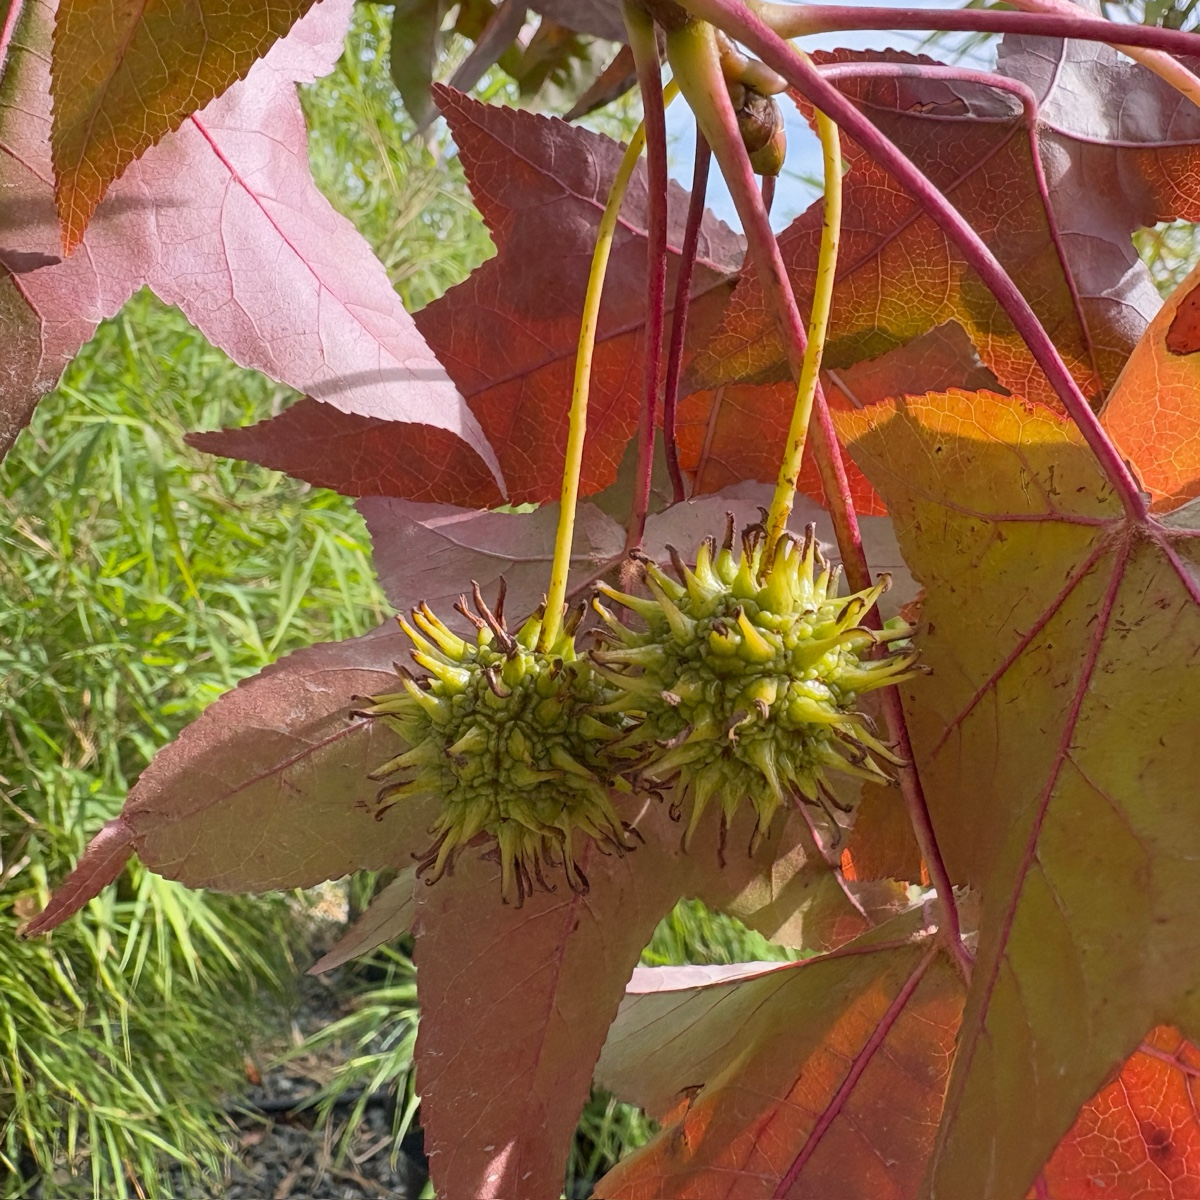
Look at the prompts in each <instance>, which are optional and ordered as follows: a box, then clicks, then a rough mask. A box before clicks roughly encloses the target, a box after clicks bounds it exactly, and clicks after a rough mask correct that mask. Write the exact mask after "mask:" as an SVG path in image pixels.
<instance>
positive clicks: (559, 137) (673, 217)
mask: <svg viewBox="0 0 1200 1200" xmlns="http://www.w3.org/2000/svg"><path fill="white" fill-rule="evenodd" d="M434 95H435V98H436V99H437V101H438V103H439V105H440V106H441V108H442V111H443V113H444V114H445V116H446V119H447V121H448V123H449V125H450V130H451V132H452V133H453V135H454V138H455V142H456V143H457V145H458V149H459V154H460V156H461V158H462V162H463V166H464V168H465V170H466V174H467V179H468V182H469V183H470V186H471V192H472V195H473V197H474V199H475V203H476V205H477V206H478V208H479V211H480V212H481V213H482V215H483V217H484V220H485V221H486V222H487V225H488V228H489V229H490V231H491V234H492V238H493V240H494V241H495V243H496V248H497V253H496V257H495V258H492V259H490V260H489V261H487V262H485V263H484V264H483V265H482V266H481V267H479V268H477V269H476V270H475V271H474V272H473V273H472V274H471V276H470V277H469V278H468V279H467V280H466V281H465V282H463V283H461V284H459V285H458V286H457V287H453V288H451V289H450V290H449V291H448V292H447V293H446V294H445V295H444V296H443V297H441V298H440V299H439V300H436V301H434V302H433V303H432V304H430V305H429V306H428V307H426V308H424V309H422V310H421V311H420V312H418V313H417V314H416V322H417V326H418V328H419V329H420V330H421V332H422V333H423V334H424V335H425V337H426V338H427V339H428V342H429V344H430V346H431V347H432V348H433V350H434V352H435V353H436V354H437V357H438V359H439V360H440V362H441V363H442V365H443V366H444V367H445V369H446V371H447V372H448V373H449V375H450V377H451V378H452V379H453V380H454V382H455V383H456V384H457V385H458V387H459V389H460V391H461V392H462V394H463V395H464V396H466V398H467V402H468V404H469V406H470V409H471V411H472V412H473V413H474V415H475V417H476V418H477V419H478V422H479V424H480V426H481V427H482V428H483V430H484V432H485V434H486V436H487V438H488V441H489V443H490V444H491V445H492V446H493V447H494V449H495V452H496V454H497V455H498V458H499V462H500V467H501V470H502V472H503V475H504V479H505V481H506V483H507V485H508V486H507V491H506V492H505V493H504V494H503V495H501V494H499V493H498V491H497V489H496V488H495V486H494V484H493V482H492V481H491V479H490V478H489V476H488V475H487V473H486V472H485V471H484V470H481V467H482V464H481V463H479V462H478V461H477V460H473V459H472V458H471V457H470V452H469V451H467V450H466V448H465V447H462V446H460V445H457V444H456V443H454V442H453V441H451V440H447V439H446V438H444V437H440V436H439V440H438V441H437V442H436V443H435V444H434V445H433V446H432V447H430V448H429V450H428V452H429V453H432V454H434V455H435V456H436V462H437V467H438V469H437V470H434V469H433V467H432V465H429V466H426V465H425V464H423V463H422V462H421V460H420V450H421V447H414V446H413V445H412V444H411V440H410V439H411V434H409V433H408V432H407V431H405V430H397V429H394V428H393V427H391V426H389V425H388V424H387V423H386V422H377V421H370V422H367V421H362V420H347V419H345V418H344V417H342V416H340V415H338V414H328V413H319V412H318V411H317V410H315V409H314V407H313V406H312V405H311V403H309V402H307V401H301V402H300V403H299V404H298V405H296V406H295V408H294V409H292V410H289V411H287V412H285V413H283V414H282V415H281V416H279V417H275V418H273V419H271V420H268V421H264V422H261V423H260V424H258V425H254V426H251V427H250V428H248V429H239V430H222V431H219V432H216V433H206V434H201V435H195V436H194V437H193V439H192V441H193V444H195V445H197V446H199V447H200V448H202V449H205V450H209V451H212V452H214V453H219V454H231V455H234V456H236V457H239V458H246V459H250V460H251V461H254V462H259V463H263V464H264V465H267V466H271V467H275V468H278V469H281V470H286V471H288V472H289V473H291V474H293V475H297V476H298V477H299V478H301V479H305V480H307V481H309V482H310V483H316V484H319V485H321V486H324V487H332V488H335V489H336V490H338V491H340V492H343V493H345V494H347V495H352V496H364V495H389V496H396V497H401V498H404V499H411V500H420V501H427V502H433V503H444V504H455V505H459V506H467V505H485V504H497V503H500V501H501V500H504V501H506V502H508V503H511V504H525V503H535V504H541V503H545V502H548V501H551V500H555V499H557V498H558V495H559V493H560V490H561V485H562V478H561V477H562V461H563V453H564V451H565V448H566V438H567V413H568V408H569V405H570V398H571V387H572V380H573V376H574V370H575V357H576V350H577V346H578V340H579V326H580V320H581V316H582V312H583V295H584V291H585V288H586V285H587V278H588V273H589V270H590V266H591V258H592V251H593V248H594V243H595V236H596V229H597V226H598V225H599V221H600V215H601V213H602V212H603V210H604V205H605V201H606V200H607V197H608V191H609V188H610V186H611V184H612V180H613V177H614V176H615V174H616V171H617V167H618V165H619V163H620V161H621V157H622V154H623V148H622V147H621V146H620V145H619V144H618V143H616V142H614V141H613V140H612V139H610V138H607V137H604V136H602V135H600V134H596V133H591V132H589V131H588V130H585V129H581V128H578V127H576V126H573V125H568V124H566V123H565V122H564V121H561V120H558V119H557V118H549V117H543V116H538V115H535V114H533V113H530V112H526V111H524V110H520V109H512V108H505V107H499V106H494V105H485V104H480V103H479V102H477V101H475V100H472V99H470V98H469V97H467V96H465V95H463V94H462V93H461V92H457V91H454V90H453V89H451V88H447V87H444V86H442V85H437V86H435V88H434ZM686 211H687V193H686V192H684V191H683V189H681V188H680V187H679V186H678V185H677V184H675V183H674V182H672V183H671V185H670V195H669V205H668V215H669V223H668V257H669V270H670V275H669V285H668V295H673V294H674V292H673V286H674V285H673V278H674V272H675V270H676V267H677V263H678V258H679V254H678V247H679V244H680V242H681V240H682V235H683V225H684V220H685V217H686ZM645 247H646V173H645V166H644V164H642V163H639V164H638V167H637V168H636V170H635V171H634V174H633V178H632V180H631V181H630V184H629V189H628V192H627V193H626V199H625V203H624V206H623V207H622V210H621V218H620V221H619V222H618V225H617V232H616V237H615V240H614V243H613V249H612V255H611V258H610V261H609V266H608V274H607V276H606V280H605V288H604V300H603V303H602V305H601V311H600V327H599V332H598V335H597V344H596V354H595V359H594V366H593V372H592V384H591V397H590V401H589V407H588V433H587V440H586V443H585V450H584V463H583V474H582V477H581V484H580V486H581V492H582V494H583V495H589V494H592V493H595V492H598V491H600V490H602V489H603V488H605V487H607V486H608V485H610V484H611V483H612V482H613V480H614V479H615V478H616V474H617V468H618V466H619V465H620V462H621V459H622V457H623V455H624V453H625V449H626V446H627V445H628V443H629V440H630V438H631V437H632V436H633V433H634V430H635V428H636V425H637V418H638V410H639V405H640V403H641V389H642V367H641V354H642V351H641V339H642V329H643V325H644V308H645V288H646V250H645ZM741 257H742V251H741V243H740V240H739V239H738V238H737V237H736V236H735V235H734V234H733V233H732V232H731V231H730V230H729V229H728V228H727V227H726V226H725V225H723V224H722V223H721V222H720V221H718V220H717V219H716V218H715V217H713V216H712V215H711V214H708V215H706V217H705V220H704V224H703V227H702V231H701V237H700V249H699V259H698V262H697V266H696V270H695V273H694V275H693V279H692V292H691V294H692V306H691V309H690V310H689V311H690V314H691V316H690V321H691V325H692V327H693V328H694V329H696V330H701V331H702V330H703V329H704V328H706V327H708V326H710V325H711V324H712V323H713V322H714V321H715V320H716V319H717V317H718V316H719V313H720V309H721V307H722V305H723V304H724V302H725V299H726V297H727V295H728V292H729V289H730V287H731V286H732V272H733V271H735V270H736V268H737V267H738V266H739V265H740V263H741ZM435 432H436V431H435ZM422 436H423V437H427V435H425V434H422ZM398 456H399V457H400V460H401V461H400V462H399V463H398V462H397V457H398ZM718 486H720V485H718Z"/></svg>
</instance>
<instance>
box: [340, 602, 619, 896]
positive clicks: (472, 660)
mask: <svg viewBox="0 0 1200 1200" xmlns="http://www.w3.org/2000/svg"><path fill="white" fill-rule="evenodd" d="M476 604H477V606H478V608H479V610H480V612H481V614H482V615H483V617H484V619H483V620H478V619H476V623H477V629H478V633H477V636H476V638H475V639H474V641H469V640H467V639H464V638H461V637H459V636H458V635H457V634H456V633H454V632H453V631H452V630H450V629H449V628H448V627H447V626H446V625H444V624H443V623H442V622H441V621H440V620H438V618H437V617H436V616H434V614H433V613H432V612H431V611H430V609H429V607H428V606H427V605H424V604H422V605H421V606H420V607H419V608H417V609H415V610H414V611H413V613H412V620H411V622H410V621H407V620H405V619H403V618H401V619H400V625H401V627H402V628H403V630H404V632H405V633H406V634H407V635H408V637H409V638H410V639H411V641H412V643H413V647H414V648H413V651H412V658H413V660H414V661H415V662H416V664H417V665H418V666H419V667H421V668H422V669H423V670H424V671H425V672H427V673H428V674H427V677H426V678H423V679H416V678H414V677H413V676H412V675H410V674H409V673H408V672H404V673H403V674H402V676H401V678H402V688H401V690H400V691H398V692H395V693H392V694H391V695H387V696H377V697H375V698H374V699H373V700H372V704H371V707H370V708H367V709H365V710H364V711H365V712H366V714H367V715H369V716H373V717H376V718H378V719H380V720H382V721H384V722H385V723H386V724H387V725H389V726H390V727H391V728H392V729H394V730H395V731H396V732H397V733H398V734H399V735H400V736H401V737H402V738H403V739H404V741H405V743H406V744H407V745H408V747H409V748H408V749H407V750H405V751H404V753H402V754H400V755H398V756H397V757H396V758H393V759H392V760H391V761H390V762H388V763H385V764H384V765H383V766H382V767H380V768H379V769H378V770H377V771H375V772H373V773H372V776H371V777H372V778H374V779H380V780H388V781H389V782H388V783H387V784H386V785H385V786H384V787H383V788H382V789H381V791H380V793H379V800H380V803H381V804H386V805H391V804H396V803H401V802H403V801H405V800H410V799H415V798H417V797H420V796H436V797H438V798H439V799H440V801H441V806H442V807H441V812H440V814H439V816H438V818H437V821H436V822H435V823H434V825H433V827H432V829H431V830H430V833H431V835H432V837H433V839H434V840H433V843H432V845H431V846H430V847H429V849H428V850H427V851H426V852H425V854H424V855H423V856H422V857H421V859H420V863H419V868H418V871H419V873H420V874H428V878H427V882H429V883H433V882H435V881H436V880H437V879H439V878H440V877H441V876H442V874H443V873H444V872H445V871H446V870H447V869H448V868H449V867H450V866H451V865H452V864H453V861H454V858H455V856H456V854H457V853H458V852H459V850H460V849H461V848H462V847H463V846H464V845H466V844H467V843H468V842H471V841H473V840H475V839H479V840H481V841H485V840H488V839H490V840H491V841H492V842H493V843H494V845H493V852H494V853H496V854H497V856H498V858H499V861H500V870H501V893H502V895H503V896H504V897H506V898H507V897H509V896H511V895H512V894H513V893H514V892H515V894H516V896H517V899H518V901H519V902H520V901H523V900H524V898H525V897H526V896H527V895H529V894H530V893H531V892H532V891H533V888H534V886H535V881H536V884H537V885H539V886H541V887H543V888H547V889H551V884H550V883H549V882H548V881H547V878H546V869H547V868H553V869H561V870H562V872H563V873H564V875H565V877H566V879H567V882H568V884H569V885H570V887H571V888H572V889H573V890H575V891H577V892H584V891H586V890H587V877H586V876H585V875H584V873H583V872H582V871H581V870H580V868H579V866H578V862H577V859H576V853H577V850H578V848H579V844H580V842H581V840H582V839H586V838H592V839H595V840H596V841H598V842H600V843H602V844H603V845H604V847H605V848H606V849H608V850H616V851H617V852H622V853H623V852H624V851H625V850H628V849H631V848H632V846H631V844H630V842H629V841H628V836H627V833H626V830H625V828H624V826H623V825H622V822H621V820H620V818H619V817H618V815H617V813H616V811H615V810H614V808H613V806H612V801H611V799H610V796H609V787H610V785H611V783H612V781H611V779H610V777H609V772H608V770H607V768H606V765H605V760H604V749H605V748H606V747H607V745H608V743H609V742H610V741H611V740H612V739H613V738H614V737H616V736H618V728H619V725H620V723H621V717H620V716H619V715H617V714H614V713H612V712H609V713H606V714H599V715H598V714H597V713H596V710H597V709H598V708H602V707H603V706H604V705H605V704H606V703H608V702H609V701H611V699H612V696H613V692H612V689H611V688H610V687H609V686H608V685H607V684H605V683H604V681H603V680H602V679H601V678H600V677H599V676H598V675H597V673H596V671H595V669H594V667H593V665H592V664H591V662H590V661H589V660H588V659H586V658H584V657H581V656H580V655H579V654H577V652H576V648H575V640H574V634H573V632H571V631H567V630H565V629H564V631H563V632H561V633H560V634H559V636H558V638H557V640H556V641H555V642H554V644H553V645H551V646H549V647H547V648H545V649H540V648H539V647H538V643H539V639H540V637H541V633H542V617H541V614H540V613H539V614H535V615H534V616H533V617H530V619H529V620H528V621H527V622H526V623H525V624H524V625H523V626H522V628H521V629H520V631H519V632H518V633H517V634H515V635H513V634H510V633H509V632H508V631H507V629H506V628H505V627H504V624H503V621H502V620H500V619H498V618H497V617H496V616H495V615H494V614H493V613H492V612H491V611H490V610H489V609H488V608H487V606H486V605H485V604H484V603H483V601H482V599H481V598H480V597H479V595H478V589H477V590H476ZM462 611H464V612H465V611H466V609H465V606H464V607H463V608H462Z"/></svg>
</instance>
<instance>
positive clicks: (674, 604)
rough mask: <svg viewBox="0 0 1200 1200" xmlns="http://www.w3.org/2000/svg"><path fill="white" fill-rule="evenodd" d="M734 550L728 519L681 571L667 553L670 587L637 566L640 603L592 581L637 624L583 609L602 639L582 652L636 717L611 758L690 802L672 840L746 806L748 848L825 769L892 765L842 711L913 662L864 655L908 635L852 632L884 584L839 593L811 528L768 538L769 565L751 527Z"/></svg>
mask: <svg viewBox="0 0 1200 1200" xmlns="http://www.w3.org/2000/svg"><path fill="white" fill-rule="evenodd" d="M733 541H734V539H733V524H732V520H731V521H730V526H729V530H728V533H727V536H726V539H725V544H724V545H723V546H722V547H721V549H719V550H718V549H717V546H716V542H715V541H714V540H713V539H711V538H710V539H709V540H708V541H706V542H705V543H704V544H703V545H702V546H701V547H700V548H699V550H698V552H697V554H696V563H695V567H694V568H689V567H687V566H686V565H685V564H684V563H683V561H682V560H681V558H680V556H679V555H678V553H676V552H675V551H674V550H672V560H673V562H674V565H675V570H676V573H677V575H678V576H679V579H678V581H676V580H674V579H672V578H670V576H668V575H667V574H665V573H664V572H663V571H661V570H660V569H659V568H658V566H657V565H655V564H654V563H652V562H647V563H646V584H647V587H648V588H649V590H650V592H651V597H650V598H645V597H641V596H631V595H626V594H625V593H622V592H618V591H615V590H614V589H613V588H610V587H608V586H606V585H601V586H600V588H599V590H600V591H601V592H602V593H603V594H604V595H606V596H608V597H609V598H611V599H612V600H615V601H616V602H617V603H618V604H621V605H623V606H624V607H625V608H627V609H630V610H631V611H632V612H633V613H635V614H636V615H637V616H638V617H640V618H641V619H642V621H643V622H644V624H645V628H644V629H641V630H636V629H631V628H629V627H627V626H626V625H624V624H622V623H621V622H620V621H618V620H617V618H616V617H615V616H614V615H613V613H612V612H610V611H609V610H608V609H607V608H605V607H604V605H603V604H601V603H600V602H599V600H597V601H596V602H595V607H596V609H597V611H598V612H599V613H600V615H601V617H603V619H604V621H605V622H606V624H607V625H608V627H609V630H610V634H611V639H610V640H611V641H612V642H614V643H615V644H614V645H613V646H611V647H610V648H607V649H599V650H596V651H594V652H593V658H594V659H595V661H596V663H597V669H598V670H599V671H600V672H601V673H602V674H603V675H604V677H605V678H606V679H607V680H608V681H609V682H610V683H611V684H612V685H614V686H615V687H617V688H619V689H620V696H619V697H618V698H617V699H616V700H615V701H613V702H612V704H611V706H610V707H612V708H613V709H614V710H616V711H619V712H621V713H622V714H624V715H625V716H627V717H632V718H634V719H635V720H636V722H637V725H636V728H635V730H634V731H633V732H632V733H630V734H627V735H626V736H625V737H624V738H623V739H622V740H621V742H620V743H618V746H617V753H619V754H623V755H624V756H625V757H626V760H627V769H628V770H630V771H631V773H632V774H633V775H634V776H635V778H637V779H639V780H641V781H643V782H648V783H650V784H656V785H667V784H671V783H674V785H675V787H676V795H677V797H678V800H677V803H680V804H682V803H683V802H686V801H690V804H691V813H690V816H689V820H688V824H687V827H686V832H685V834H684V840H685V844H686V842H687V840H688V839H690V838H691V836H692V834H693V832H694V831H695V829H696V827H697V825H698V823H699V821H700V819H701V817H702V816H703V814H704V812H705V810H706V809H707V808H708V807H709V806H710V805H711V804H714V803H715V804H717V805H719V806H720V809H721V813H722V821H723V823H728V822H729V821H731V820H732V818H733V815H734V813H735V811H736V810H737V808H738V807H739V805H740V804H741V803H742V802H743V800H749V802H750V803H751V804H752V805H753V806H754V809H755V811H756V813H757V817H758V822H757V825H756V830H755V839H756V840H757V838H759V837H760V836H761V835H762V834H763V833H764V832H765V831H766V829H767V827H768V826H769V825H770V823H771V820H772V818H773V817H774V815H775V813H776V812H777V811H778V809H779V807H780V806H781V805H783V804H785V803H789V802H793V801H795V800H806V801H809V802H811V803H819V804H824V800H825V797H826V796H827V795H828V793H827V790H826V785H825V784H824V781H823V775H824V772H825V771H827V770H836V771H840V772H843V773H845V774H849V775H854V776H858V777H860V778H863V779H868V780H875V781H879V782H886V781H887V780H888V778H889V777H888V776H887V774H886V773H885V771H884V770H883V768H882V767H881V766H880V765H879V763H880V761H882V762H892V763H895V762H896V761H897V760H896V759H895V757H894V756H893V755H892V754H891V752H890V751H889V750H888V749H887V747H886V746H884V745H883V744H882V743H880V742H879V741H878V739H877V738H876V737H875V736H874V734H873V733H872V723H871V721H870V719H869V718H868V717H867V716H866V715H865V714H863V713H860V712H858V711H857V710H856V707H855V706H856V703H857V700H858V698H859V696H861V695H862V694H863V693H865V692H869V691H872V690H873V689H875V688H878V687H882V686H884V685H886V684H891V683H896V682H897V681H899V680H900V679H903V678H906V677H907V676H908V675H909V674H910V673H911V672H912V667H913V663H914V660H915V655H914V654H912V653H911V652H903V653H893V654H889V655H886V656H884V657H874V653H875V648H876V647H877V646H878V645H881V644H883V645H886V644H888V643H890V642H892V641H896V640H899V639H902V638H906V637H908V636H909V635H910V633H911V630H909V629H908V628H907V627H901V628H897V629H894V630H891V631H888V632H881V631H878V630H872V629H868V628H865V627H864V626H863V625H862V623H861V622H862V618H863V617H864V616H865V615H866V614H867V612H869V611H870V609H871V608H872V607H873V606H874V604H875V603H876V601H877V600H878V598H879V596H880V594H881V593H882V592H883V590H884V588H885V587H886V581H885V582H883V583H880V584H878V585H877V586H875V587H873V588H870V589H868V590H866V591H862V592H858V593H856V594H854V595H852V596H838V594H837V585H838V576H839V572H838V571H835V570H833V569H831V568H830V566H829V565H828V563H826V562H825V561H824V559H823V558H822V557H821V554H820V551H819V549H818V547H817V545H816V540H815V537H814V535H813V530H812V528H811V527H810V529H809V530H808V535H807V537H806V538H805V540H804V542H802V543H797V542H796V541H795V540H794V539H792V538H790V537H788V536H785V537H784V538H782V539H780V541H779V542H778V543H777V544H776V546H775V547H774V549H773V551H772V552H771V554H770V558H769V561H768V560H767V556H766V544H765V537H764V536H763V535H762V532H761V528H760V527H753V528H752V530H751V531H748V532H747V534H746V535H745V536H744V538H743V543H742V550H741V554H740V556H735V554H734V552H733Z"/></svg>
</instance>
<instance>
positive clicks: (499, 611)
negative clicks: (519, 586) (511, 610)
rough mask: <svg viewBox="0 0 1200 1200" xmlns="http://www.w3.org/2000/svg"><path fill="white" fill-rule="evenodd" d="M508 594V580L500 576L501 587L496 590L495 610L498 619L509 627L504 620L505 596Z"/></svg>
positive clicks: (505, 626) (504, 625)
mask: <svg viewBox="0 0 1200 1200" xmlns="http://www.w3.org/2000/svg"><path fill="white" fill-rule="evenodd" d="M507 595H508V580H506V579H505V578H504V576H503V575H501V576H500V587H499V588H498V589H497V591H496V607H495V609H494V610H493V611H494V612H495V614H496V620H497V621H499V622H500V624H501V625H502V626H503V627H504V628H505V629H507V628H508V625H507V624H506V623H505V620H504V597H505V596H507Z"/></svg>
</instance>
